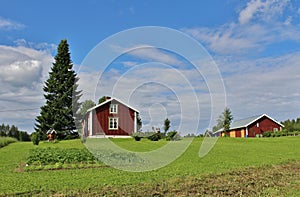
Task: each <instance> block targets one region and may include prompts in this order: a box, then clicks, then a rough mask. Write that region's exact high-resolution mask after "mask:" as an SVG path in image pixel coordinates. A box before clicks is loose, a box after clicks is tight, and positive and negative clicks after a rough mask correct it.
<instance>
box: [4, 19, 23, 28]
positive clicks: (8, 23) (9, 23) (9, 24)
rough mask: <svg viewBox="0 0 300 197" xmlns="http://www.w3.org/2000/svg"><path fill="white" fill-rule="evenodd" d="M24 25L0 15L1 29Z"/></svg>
mask: <svg viewBox="0 0 300 197" xmlns="http://www.w3.org/2000/svg"><path fill="white" fill-rule="evenodd" d="M24 27H25V26H24V25H23V24H20V23H17V22H14V21H11V20H9V19H5V18H2V17H0V30H14V29H22V28H24Z"/></svg>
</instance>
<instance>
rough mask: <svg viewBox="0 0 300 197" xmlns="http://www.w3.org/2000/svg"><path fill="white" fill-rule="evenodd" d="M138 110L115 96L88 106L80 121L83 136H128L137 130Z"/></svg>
mask: <svg viewBox="0 0 300 197" xmlns="http://www.w3.org/2000/svg"><path fill="white" fill-rule="evenodd" d="M138 114H139V111H138V110H136V109H134V108H133V107H131V106H129V105H127V104H125V103H123V102H121V101H120V100H118V99H116V98H107V100H106V101H105V102H103V103H101V104H99V105H97V106H95V107H93V108H90V109H89V110H88V111H87V113H86V116H85V118H84V120H83V122H82V135H83V136H85V137H129V136H130V135H131V134H133V133H135V132H137V117H138Z"/></svg>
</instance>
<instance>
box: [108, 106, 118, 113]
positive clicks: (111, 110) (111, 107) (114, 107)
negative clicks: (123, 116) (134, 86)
mask: <svg viewBox="0 0 300 197" xmlns="http://www.w3.org/2000/svg"><path fill="white" fill-rule="evenodd" d="M109 113H111V114H117V113H118V105H117V104H110V106H109Z"/></svg>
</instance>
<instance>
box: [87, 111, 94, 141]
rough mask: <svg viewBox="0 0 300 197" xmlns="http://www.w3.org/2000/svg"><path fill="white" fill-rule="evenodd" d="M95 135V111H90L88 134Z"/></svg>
mask: <svg viewBox="0 0 300 197" xmlns="http://www.w3.org/2000/svg"><path fill="white" fill-rule="evenodd" d="M92 135H93V111H90V112H89V120H88V136H92Z"/></svg>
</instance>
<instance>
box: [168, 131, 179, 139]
mask: <svg viewBox="0 0 300 197" xmlns="http://www.w3.org/2000/svg"><path fill="white" fill-rule="evenodd" d="M176 134H177V131H175V130H174V131H170V132H168V134H167V137H166V140H167V141H171V140H174V139H175V138H174V137H175V136H176Z"/></svg>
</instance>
